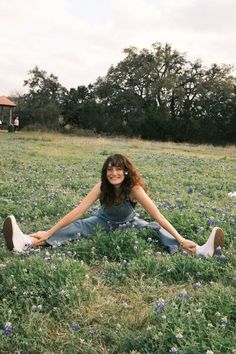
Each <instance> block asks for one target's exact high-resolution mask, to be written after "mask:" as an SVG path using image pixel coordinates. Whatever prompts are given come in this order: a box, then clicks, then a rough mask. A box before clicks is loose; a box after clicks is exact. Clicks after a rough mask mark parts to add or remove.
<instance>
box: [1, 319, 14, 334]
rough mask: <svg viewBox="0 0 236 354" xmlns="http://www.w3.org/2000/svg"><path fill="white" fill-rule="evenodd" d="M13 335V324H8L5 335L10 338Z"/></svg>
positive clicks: (4, 328) (4, 331) (6, 324)
mask: <svg viewBox="0 0 236 354" xmlns="http://www.w3.org/2000/svg"><path fill="white" fill-rule="evenodd" d="M12 333H13V328H12V325H11V322H6V323H5V325H4V327H3V334H5V335H6V336H10V335H11V334H12Z"/></svg>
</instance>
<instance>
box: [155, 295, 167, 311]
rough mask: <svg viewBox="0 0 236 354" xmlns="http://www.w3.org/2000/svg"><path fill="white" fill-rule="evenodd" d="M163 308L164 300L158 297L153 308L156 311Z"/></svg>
mask: <svg viewBox="0 0 236 354" xmlns="http://www.w3.org/2000/svg"><path fill="white" fill-rule="evenodd" d="M164 308H165V301H164V300H163V299H162V298H160V299H158V300H157V301H156V302H155V303H154V309H155V311H157V312H162V311H163V310H164Z"/></svg>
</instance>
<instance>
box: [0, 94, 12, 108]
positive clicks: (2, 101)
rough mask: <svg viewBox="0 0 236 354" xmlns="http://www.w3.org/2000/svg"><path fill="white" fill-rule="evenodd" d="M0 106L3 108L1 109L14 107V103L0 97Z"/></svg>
mask: <svg viewBox="0 0 236 354" xmlns="http://www.w3.org/2000/svg"><path fill="white" fill-rule="evenodd" d="M0 106H3V107H16V105H15V103H14V102H12V101H10V100H9V99H8V98H7V97H5V96H0Z"/></svg>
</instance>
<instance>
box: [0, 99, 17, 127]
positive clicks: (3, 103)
mask: <svg viewBox="0 0 236 354" xmlns="http://www.w3.org/2000/svg"><path fill="white" fill-rule="evenodd" d="M15 107H16V104H15V103H14V102H12V101H11V100H9V98H7V97H5V96H0V108H1V114H0V120H1V121H2V125H3V124H4V123H5V124H6V125H7V122H4V119H3V109H4V108H9V110H10V113H9V125H10V124H11V121H12V110H13V108H15Z"/></svg>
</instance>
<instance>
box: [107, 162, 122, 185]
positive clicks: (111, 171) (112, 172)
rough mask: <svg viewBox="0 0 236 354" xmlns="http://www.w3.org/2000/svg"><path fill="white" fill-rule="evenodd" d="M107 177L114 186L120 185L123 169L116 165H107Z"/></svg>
mask: <svg viewBox="0 0 236 354" xmlns="http://www.w3.org/2000/svg"><path fill="white" fill-rule="evenodd" d="M107 179H108V181H109V182H110V183H111V184H113V185H114V186H117V185H120V184H121V183H122V182H123V181H124V179H125V174H124V170H123V169H122V168H121V167H118V166H108V168H107Z"/></svg>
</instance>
